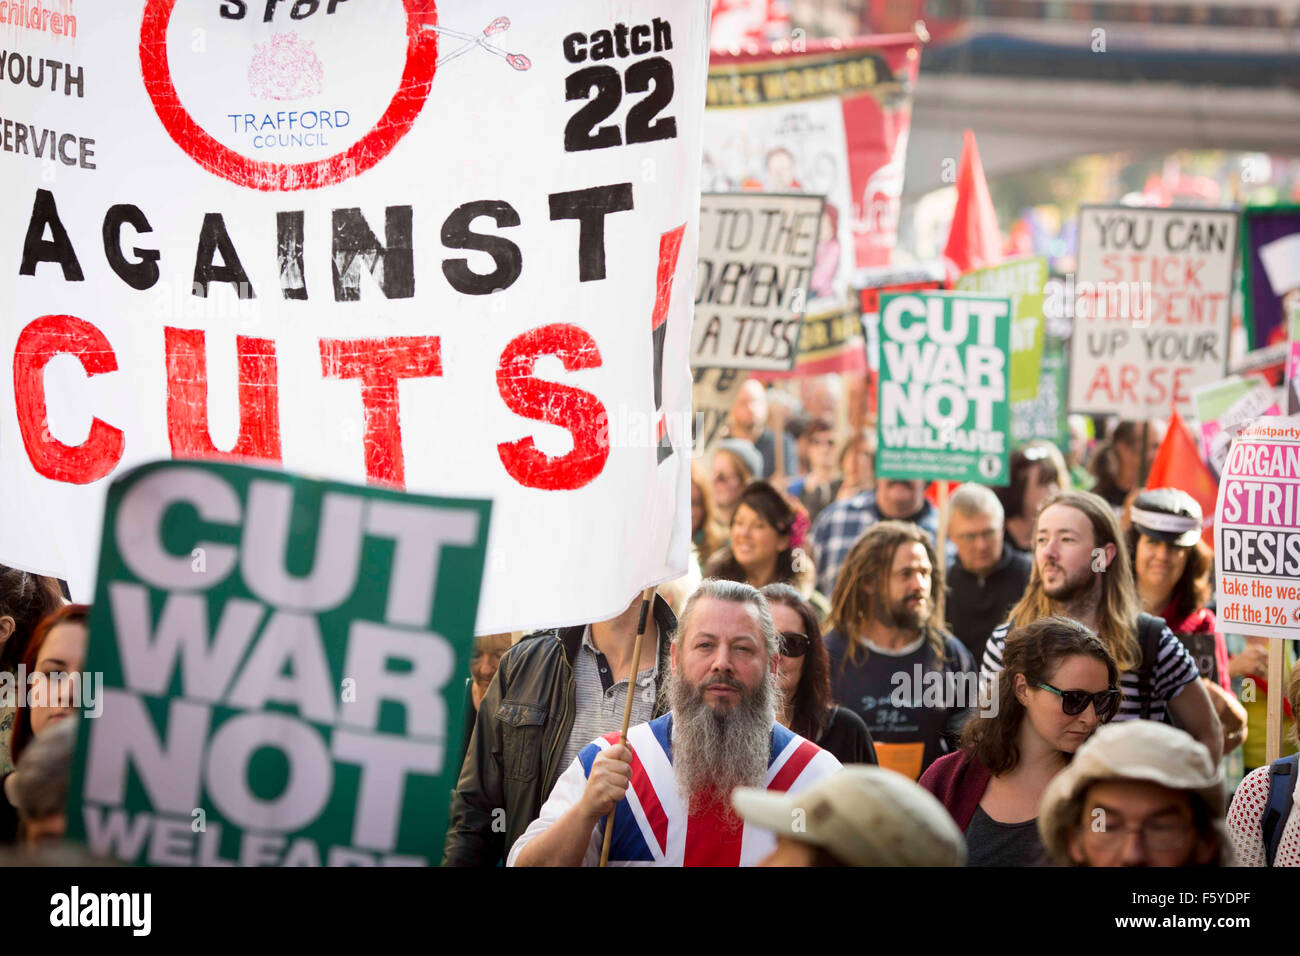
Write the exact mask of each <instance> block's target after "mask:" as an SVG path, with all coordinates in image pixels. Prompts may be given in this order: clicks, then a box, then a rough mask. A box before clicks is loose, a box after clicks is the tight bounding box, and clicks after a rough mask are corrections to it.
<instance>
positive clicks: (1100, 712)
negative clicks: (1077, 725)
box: [1034, 684, 1119, 723]
mask: <svg viewBox="0 0 1300 956" xmlns="http://www.w3.org/2000/svg"><path fill="white" fill-rule="evenodd" d="M1034 686H1035V687H1039V688H1042V689H1043V690H1047V691H1051V692H1052V693H1053V694H1055V695H1056V696H1057V697H1059V698H1061V710H1063V711H1065V715H1066V716H1067V717H1076V716H1078V715H1079V714H1082V713H1083V712H1084V711H1085V710H1087V709H1088V704H1089V703H1090V702H1091V704H1092V707H1093V710H1095V711H1096V712H1097V719H1098V720H1099V721H1101V722H1102V723H1105V722H1106V721H1108V720H1110V718H1111V717H1112V716H1113V715H1114V713H1115V708H1116V707H1118V706H1119V691H1117V690H1103V691H1098V692H1097V693H1095V694H1090V693H1088V692H1087V691H1086V690H1059V689H1058V688H1055V687H1053V686H1052V685H1051V684H1035V685H1034Z"/></svg>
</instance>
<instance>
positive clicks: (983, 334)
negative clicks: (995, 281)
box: [876, 292, 1011, 485]
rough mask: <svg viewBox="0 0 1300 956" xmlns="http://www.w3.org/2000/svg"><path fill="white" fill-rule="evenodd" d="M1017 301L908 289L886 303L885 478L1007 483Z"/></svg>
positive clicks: (881, 457) (880, 467)
mask: <svg viewBox="0 0 1300 956" xmlns="http://www.w3.org/2000/svg"><path fill="white" fill-rule="evenodd" d="M1010 350H1011V300H1010V299H1008V298H1005V297H997V296H989V295H983V294H978V293H972V292H963V293H956V292H917V293H912V292H906V293H899V294H891V295H886V296H882V297H881V300H880V390H879V398H878V406H879V413H878V421H879V426H878V427H879V436H878V441H877V445H876V447H877V451H876V476H877V477H879V478H902V479H912V478H923V479H927V480H945V481H976V482H980V483H981V484H990V485H1000V484H1005V483H1006V476H1007V454H1008V447H1009V443H1008V441H1007V432H1008V429H1009V425H1010V422H1009V419H1010V415H1011V410H1010V403H1009V401H1008V399H1007V396H1008V392H1009V388H1010V386H1009V383H1008V377H1009V374H1010V370H1009V364H1010V363H1009V361H1008V355H1009V353H1010Z"/></svg>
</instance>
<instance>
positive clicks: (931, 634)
mask: <svg viewBox="0 0 1300 956" xmlns="http://www.w3.org/2000/svg"><path fill="white" fill-rule="evenodd" d="M943 620H944V585H943V566H942V565H941V564H938V563H937V562H936V560H935V553H934V546H933V545H932V544H931V543H930V536H929V534H927V533H926V532H925V531H924V530H922V529H921V528H918V527H917V526H916V525H914V524H912V523H910V522H903V521H881V522H878V523H877V524H874V525H872V526H871V527H870V528H868V529H867V530H866V532H865V533H864V534H863V535H862V537H860V538H858V540H857V543H856V544H854V545H853V549H852V550H851V551H850V552H849V554H848V557H847V558H846V559H845V561H844V568H843V570H841V571H840V576H839V578H838V579H837V580H836V582H835V591H834V594H833V597H832V598H831V614H830V618H829V619H828V622H827V623H828V624H829V626H830V627H831V630H830V631H829V632H828V633H827V635H826V652H827V654H829V655H830V661H831V697H832V698H833V699H834V700H836V701H838V702H839V703H840V705H841V706H843V707H848V708H849V709H851V710H853V711H854V712H855V713H857V715H858V716H859V717H861V718H862V720H863V722H864V723H865V724H866V725H867V729H868V730H870V731H871V739H872V742H873V743H874V744H875V747H876V759H877V760H878V761H879V763H880V765H881V766H882V767H888V768H889V769H890V770H897V771H898V772H899V773H901V774H903V775H904V776H906V777H909V778H911V779H912V780H916V779H917V778H918V777H920V776H921V773H922V771H924V770H925V769H926V768H927V767H929V766H930V764H932V763H934V761H936V760H938V759H939V758H940V757H942V756H943V755H944V754H946V753H950V752H951V751H952V750H953V749H955V748H956V746H957V741H958V738H959V736H960V734H961V728H962V725H963V724H965V722H966V719H967V718H968V717H969V716H970V712H971V710H972V709H973V708H975V707H977V706H980V705H981V704H985V705H987V704H989V703H991V701H990V700H981V697H980V687H979V680H978V675H977V674H976V672H975V659H974V658H973V657H971V654H970V652H969V651H968V650H966V648H965V647H964V646H962V644H961V642H960V641H958V640H957V639H956V638H955V637H953V636H952V635H951V634H949V633H947V632H946V631H945V630H944V629H943ZM992 700H996V697H994V698H992Z"/></svg>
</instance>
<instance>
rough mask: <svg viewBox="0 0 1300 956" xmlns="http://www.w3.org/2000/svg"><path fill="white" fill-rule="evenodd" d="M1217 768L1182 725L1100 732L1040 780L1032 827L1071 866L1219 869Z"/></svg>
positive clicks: (1224, 847)
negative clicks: (1043, 783)
mask: <svg viewBox="0 0 1300 956" xmlns="http://www.w3.org/2000/svg"><path fill="white" fill-rule="evenodd" d="M1223 813H1224V790H1223V774H1222V771H1221V770H1220V769H1219V767H1218V764H1217V762H1216V761H1214V760H1213V759H1212V758H1211V755H1210V752H1209V751H1208V750H1206V749H1205V747H1203V746H1202V745H1201V744H1199V743H1197V742H1196V741H1195V740H1194V739H1192V737H1191V736H1190V735H1189V734H1187V733H1185V732H1184V731H1181V730H1178V729H1176V728H1174V727H1169V726H1167V725H1165V724H1157V723H1155V722H1153V721H1148V720H1132V721H1127V722H1125V723H1120V724H1111V725H1109V726H1106V727H1102V728H1101V729H1099V730H1098V731H1097V732H1096V733H1095V734H1094V735H1093V736H1092V738H1091V739H1090V740H1089V741H1088V742H1087V743H1085V744H1084V745H1083V746H1082V747H1080V748H1079V750H1078V752H1077V753H1076V754H1075V755H1074V760H1073V761H1072V762H1071V763H1070V766H1069V767H1067V768H1066V769H1065V770H1063V771H1061V773H1060V774H1058V775H1057V777H1056V778H1055V779H1054V780H1053V781H1052V782H1051V783H1050V784H1049V785H1048V788H1047V792H1046V793H1045V794H1044V795H1043V803H1042V806H1041V807H1040V809H1039V813H1038V827H1039V831H1040V833H1041V835H1042V838H1043V845H1044V846H1046V847H1047V850H1048V852H1049V853H1050V854H1051V855H1052V858H1053V860H1055V861H1056V862H1057V863H1058V864H1062V865H1073V866H1162V867H1184V866H1188V867H1190V866H1226V865H1228V864H1229V862H1230V852H1229V850H1228V842H1227V840H1226V839H1225V838H1224V831H1223Z"/></svg>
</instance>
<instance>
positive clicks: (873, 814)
mask: <svg viewBox="0 0 1300 956" xmlns="http://www.w3.org/2000/svg"><path fill="white" fill-rule="evenodd" d="M731 802H732V805H733V806H735V808H736V812H737V813H739V814H740V816H741V817H742V818H744V819H745V820H746V821H748V822H750V823H753V824H755V825H756V826H760V827H763V828H764V829H767V830H771V831H772V832H773V833H775V834H776V835H777V836H784V837H790V838H791V839H794V840H798V841H799V842H801V843H810V844H812V845H814V846H819V847H822V848H823V849H825V850H826V851H827V852H828V853H830V854H831V855H832V856H834V857H835V858H836V859H838V860H839V861H840V862H841V863H845V864H847V865H849V866H963V865H964V864H965V863H966V841H965V839H964V838H963V837H962V835H961V831H960V830H959V829H957V824H956V823H954V822H953V819H952V817H951V816H949V815H948V811H947V810H945V809H944V808H943V804H941V803H940V802H939V801H938V800H936V799H935V798H934V797H933V796H931V795H930V793H929V792H928V791H926V790H924V789H922V788H921V787H920V786H918V785H917V784H915V783H913V782H912V781H911V780H908V779H907V778H906V777H904V776H903V775H902V774H900V773H896V772H895V771H893V770H886V769H884V768H883V767H874V766H867V765H854V766H850V767H845V768H844V769H843V770H840V771H837V772H836V773H834V774H832V775H831V776H829V777H826V778H825V779H823V780H819V781H818V782H817V783H815V784H813V786H811V787H809V788H808V789H807V790H804V791H802V792H801V793H797V794H794V795H790V794H784V793H773V792H771V791H770V790H763V789H759V788H756V787H741V788H739V789H737V790H736V791H735V792H734V793H733V794H732V797H731Z"/></svg>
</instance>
